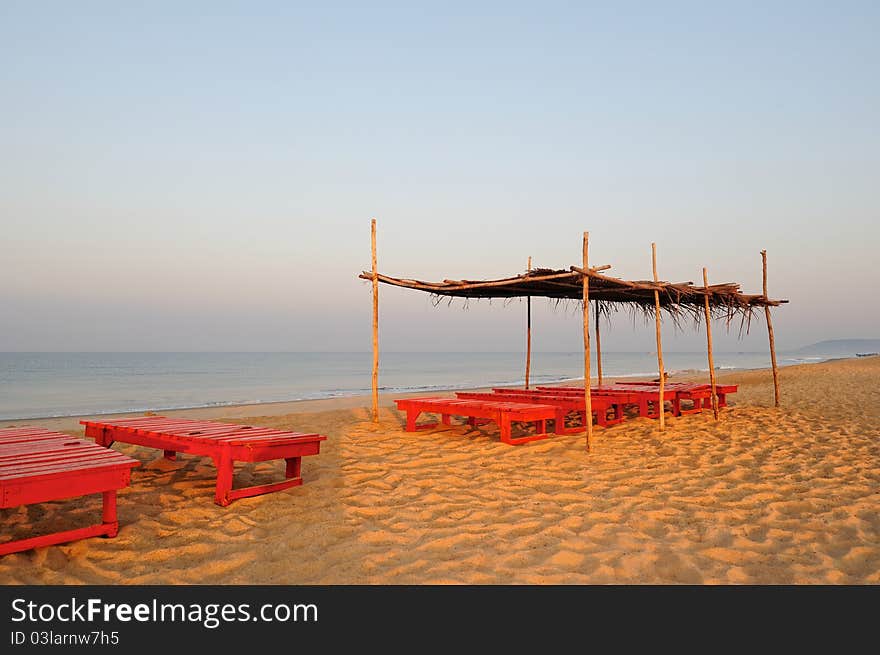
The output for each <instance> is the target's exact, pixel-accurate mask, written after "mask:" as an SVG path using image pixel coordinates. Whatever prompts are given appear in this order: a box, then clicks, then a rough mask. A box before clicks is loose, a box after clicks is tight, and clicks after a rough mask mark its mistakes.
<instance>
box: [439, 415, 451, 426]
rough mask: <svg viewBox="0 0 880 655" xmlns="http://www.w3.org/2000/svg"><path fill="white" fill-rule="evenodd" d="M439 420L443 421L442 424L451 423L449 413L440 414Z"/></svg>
mask: <svg viewBox="0 0 880 655" xmlns="http://www.w3.org/2000/svg"><path fill="white" fill-rule="evenodd" d="M440 422H441V423H443V425H452V422H451V421H450V416H449V414H441V415H440Z"/></svg>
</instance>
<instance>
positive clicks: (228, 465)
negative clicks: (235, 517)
mask: <svg viewBox="0 0 880 655" xmlns="http://www.w3.org/2000/svg"><path fill="white" fill-rule="evenodd" d="M214 461H215V463H216V465H217V489H216V491H215V493H214V502H215V503H217V504H218V505H220V506H221V507H227V506H228V505H229V503H230V502H232V501H231V499H230V498H229V493H230V492H231V491H232V473H233V462H232V457H231V455H230V454H229V452H228V451H224V452H222V453H220V456H219V457H218V458H217V459H215V460H214Z"/></svg>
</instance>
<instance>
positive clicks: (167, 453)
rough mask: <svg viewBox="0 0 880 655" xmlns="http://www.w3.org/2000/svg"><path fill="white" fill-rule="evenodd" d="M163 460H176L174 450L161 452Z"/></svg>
mask: <svg viewBox="0 0 880 655" xmlns="http://www.w3.org/2000/svg"><path fill="white" fill-rule="evenodd" d="M163 454H164V456H165V459H168V460H171V461H172V462H173V461H174V460H176V459H177V452H176V451H174V450H165V451H163Z"/></svg>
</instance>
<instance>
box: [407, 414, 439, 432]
mask: <svg viewBox="0 0 880 655" xmlns="http://www.w3.org/2000/svg"><path fill="white" fill-rule="evenodd" d="M421 413H422V410H421V409H412V408H408V409H407V410H406V431H407V432H415V431H416V430H430V429H431V428H435V427H437V424H436V423H425V424H424V425H416V419H418V418H419V416H420V415H421ZM445 418H446V422H445V425H449V423H448V421H449V417H448V416H446V417H445Z"/></svg>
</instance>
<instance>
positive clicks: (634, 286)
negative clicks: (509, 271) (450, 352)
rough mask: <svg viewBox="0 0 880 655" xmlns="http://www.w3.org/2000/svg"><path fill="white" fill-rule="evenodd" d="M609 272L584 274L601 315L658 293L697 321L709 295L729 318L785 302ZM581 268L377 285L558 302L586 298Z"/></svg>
mask: <svg viewBox="0 0 880 655" xmlns="http://www.w3.org/2000/svg"><path fill="white" fill-rule="evenodd" d="M606 268H610V267H608V266H601V267H598V268H595V269H590V270H589V271H587V272H586V274H587V275H588V276H589V279H590V300H595V301H596V302H597V303H598V304H599V307H600V308H601V310H602V311H605V312H608V311H610V310H612V309H616V307H615V305H617V304H624V305H628V306H629V307H631V308H633V309H642V310H644V311H651V312H653V311H654V291H655V290H657V291H659V292H660V293H659V296H660V306H661V307H662V308H663V309H664V310H666V311H667V312H668V313H669V314H671V315H673V316H674V317H676V318H677V317H679V316H680V315H681V314H682V313H683V312H684V313H686V314H691V315H692V316H693V317H694V318H695V319H697V320H699V319H700V317H701V316H702V313H703V311H704V306H705V300H704V299H705V297H706V296H708V297H709V307H710V310H711V312H712V314H713V315H714V316H717V317H724V316H726V317H727V318H730V317H732V316H733V315H735V314H742V315H743V316H744V317H745V316H750V315H751V312H752V310H754V309H755V308H758V307H776V306H778V305H780V304H782V303H786V302H788V301H787V300H771V299H769V298H766V297H764V296H763V295H750V294H744V293H741V292H740V285H739V284H737V283H735V282H727V283H724V284H712V285H709V287H708V289H707V288H705V287H702V286H694V284H693V283H692V282H678V283H672V282H656V283H655V282H652V281H647V280H634V281H630V280H621V279H618V278H615V277H610V276H607V275H603V274H601V273H599V270H604V269H606ZM583 275H584V271H583V269H580V268H578V267H576V266H571V267H570V268H569V270H564V269H561V270H554V269H549V268H539V269H532V270H531V271H529V272H527V273H523V274H522V275H517V276H516V277H509V278H502V279H498V280H443V281H442V282H423V281H421V280H411V279H406V278H394V277H389V276H387V275H381V274H380V275H378V280H379V282H382V283H384V284H390V285H393V286H397V287H404V288H406V289H415V290H417V291H427V292H428V293H431V294H433V295H435V296H437V297H444V296H450V297H460V298H517V297H524V296H535V297H545V298H555V299H559V300H581V299H582V298H583V281H582V280H583ZM359 277H361V278H363V279H365V280H372V279H373V274H372V273H370V272H369V271H364V272H363V273H361V275H360V276H359Z"/></svg>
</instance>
